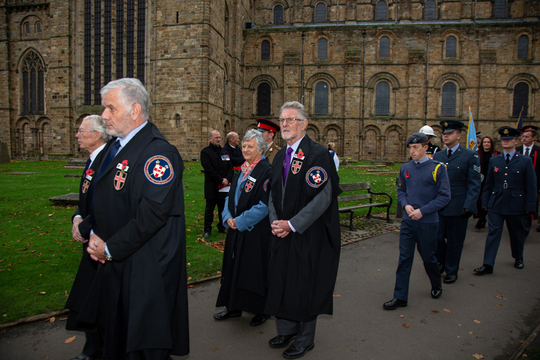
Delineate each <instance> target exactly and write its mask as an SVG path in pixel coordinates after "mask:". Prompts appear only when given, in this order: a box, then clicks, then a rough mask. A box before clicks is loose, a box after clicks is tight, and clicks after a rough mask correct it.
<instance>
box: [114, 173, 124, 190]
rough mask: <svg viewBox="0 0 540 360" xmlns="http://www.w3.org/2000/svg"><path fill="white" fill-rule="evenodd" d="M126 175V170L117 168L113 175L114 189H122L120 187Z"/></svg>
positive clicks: (122, 185)
mask: <svg viewBox="0 0 540 360" xmlns="http://www.w3.org/2000/svg"><path fill="white" fill-rule="evenodd" d="M126 177H127V173H126V172H123V171H122V170H118V171H117V172H116V175H114V189H115V190H116V191H119V190H122V188H123V187H124V185H125V184H126Z"/></svg>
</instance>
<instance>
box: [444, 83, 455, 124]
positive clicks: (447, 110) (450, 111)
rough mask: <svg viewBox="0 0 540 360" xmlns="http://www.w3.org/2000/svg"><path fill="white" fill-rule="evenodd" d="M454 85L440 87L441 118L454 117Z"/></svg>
mask: <svg viewBox="0 0 540 360" xmlns="http://www.w3.org/2000/svg"><path fill="white" fill-rule="evenodd" d="M456 99H457V94H456V84H454V83H453V82H447V83H446V84H444V85H443V87H442V104H441V115H442V116H456Z"/></svg>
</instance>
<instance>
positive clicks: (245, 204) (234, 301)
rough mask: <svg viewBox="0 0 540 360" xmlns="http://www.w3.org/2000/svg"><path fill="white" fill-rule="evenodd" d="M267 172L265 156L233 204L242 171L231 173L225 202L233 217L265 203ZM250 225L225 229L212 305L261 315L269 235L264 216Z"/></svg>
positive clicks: (268, 165)
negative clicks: (219, 274) (217, 291)
mask: <svg viewBox="0 0 540 360" xmlns="http://www.w3.org/2000/svg"><path fill="white" fill-rule="evenodd" d="M271 171H272V167H271V165H270V163H269V162H268V159H263V160H261V161H260V162H259V163H258V164H257V165H256V166H255V168H254V169H253V171H252V172H251V174H250V175H249V177H248V178H247V180H246V182H245V185H244V187H243V188H242V192H241V194H240V197H239V199H238V204H237V205H236V206H235V204H234V197H235V192H236V188H237V186H238V177H239V176H244V174H243V173H238V174H236V175H235V176H234V178H233V181H232V183H231V190H230V191H229V203H228V205H229V207H228V209H229V212H230V213H231V215H232V217H233V218H235V217H237V216H239V215H240V214H242V213H243V212H244V211H247V210H249V209H251V208H252V207H253V206H255V205H257V204H259V201H262V202H263V203H264V204H266V205H268V195H269V193H270V189H269V186H268V185H269V181H268V179H269V178H270V174H271ZM250 178H252V179H255V181H253V180H252V179H250ZM235 207H236V209H235ZM252 226H253V228H252V229H251V230H250V231H248V230H245V231H238V230H232V229H229V231H228V232H227V239H226V241H225V249H224V251H223V268H222V276H221V288H220V289H219V295H218V298H217V303H216V306H226V307H227V309H229V310H243V311H248V312H252V313H257V314H262V313H263V312H264V304H265V299H266V272H267V269H268V247H269V244H270V236H271V229H270V222H269V221H268V216H266V217H265V218H264V219H262V220H261V221H260V222H259V223H257V224H253V225H252Z"/></svg>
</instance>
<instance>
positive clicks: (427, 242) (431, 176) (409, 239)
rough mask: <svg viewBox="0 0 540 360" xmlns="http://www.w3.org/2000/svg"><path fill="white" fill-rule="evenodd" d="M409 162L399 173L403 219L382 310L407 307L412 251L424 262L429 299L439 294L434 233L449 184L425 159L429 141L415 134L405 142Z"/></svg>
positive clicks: (439, 167)
mask: <svg viewBox="0 0 540 360" xmlns="http://www.w3.org/2000/svg"><path fill="white" fill-rule="evenodd" d="M407 147H408V148H409V152H410V154H411V158H412V160H411V161H408V162H406V163H405V164H403V165H401V169H400V171H399V186H398V188H397V191H398V199H399V203H400V204H402V205H403V210H405V213H404V214H403V220H402V221H401V231H400V234H399V264H398V268H397V271H396V285H395V287H394V298H393V299H392V300H390V301H388V302H385V303H384V304H383V308H384V309H385V310H395V309H397V308H398V307H405V306H407V299H408V296H409V278H410V276H411V269H412V265H413V261H414V248H415V245H416V244H418V252H419V253H420V256H421V257H422V260H423V261H424V269H425V270H426V272H427V274H428V276H429V280H430V281H431V297H432V298H434V299H438V298H439V297H440V296H441V294H442V287H441V276H440V275H439V267H438V266H437V257H436V256H435V254H436V252H437V239H436V238H434V237H433V234H436V233H437V229H438V227H439V216H438V214H437V211H439V210H440V209H441V208H442V207H443V206H445V205H446V204H448V202H449V201H450V184H449V182H448V174H447V173H446V168H445V166H444V164H442V163H439V162H436V161H433V160H431V159H430V158H429V157H428V156H427V149H428V138H427V136H426V135H425V134H423V133H416V134H412V135H411V136H409V138H408V139H407Z"/></svg>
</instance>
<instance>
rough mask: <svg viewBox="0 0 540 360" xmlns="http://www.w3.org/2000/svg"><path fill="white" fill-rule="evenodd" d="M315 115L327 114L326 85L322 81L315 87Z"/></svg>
mask: <svg viewBox="0 0 540 360" xmlns="http://www.w3.org/2000/svg"><path fill="white" fill-rule="evenodd" d="M315 114H318V115H326V114H328V84H327V83H325V82H324V81H320V82H318V83H317V84H316V85H315Z"/></svg>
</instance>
